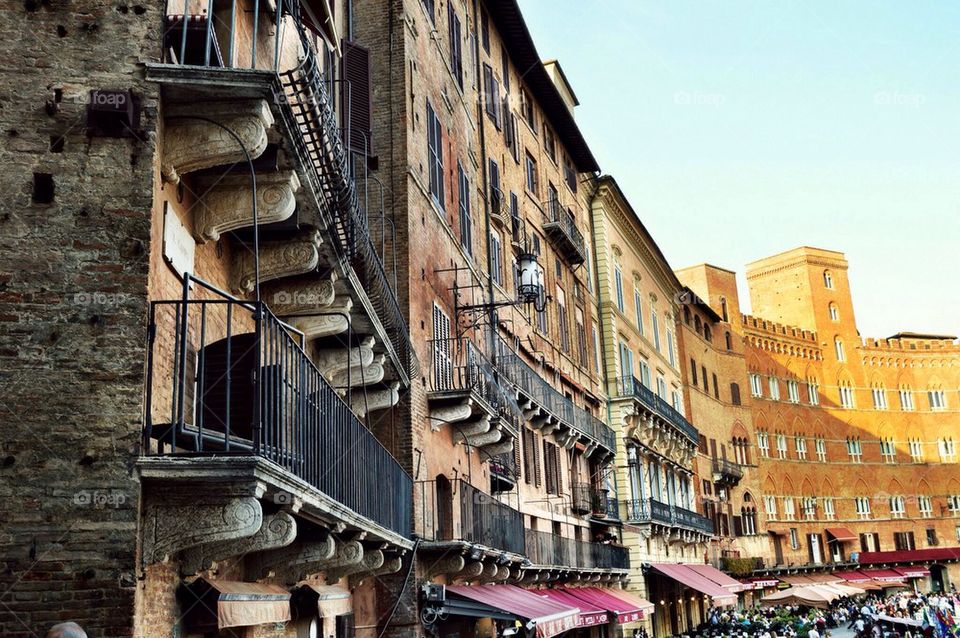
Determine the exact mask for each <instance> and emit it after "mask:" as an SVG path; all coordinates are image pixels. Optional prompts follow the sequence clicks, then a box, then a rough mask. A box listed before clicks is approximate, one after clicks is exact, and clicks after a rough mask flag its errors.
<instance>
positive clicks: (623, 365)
mask: <svg viewBox="0 0 960 638" xmlns="http://www.w3.org/2000/svg"><path fill="white" fill-rule="evenodd" d="M620 376H622V377H623V388H624V390H629V391H632V388H633V386H632V383H633V351H632V350H631V349H630V347H629V346H627V344H626V343H624V342H623V341H621V342H620Z"/></svg>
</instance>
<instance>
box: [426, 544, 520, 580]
mask: <svg viewBox="0 0 960 638" xmlns="http://www.w3.org/2000/svg"><path fill="white" fill-rule="evenodd" d="M420 547H421V551H422V552H424V553H425V554H427V555H432V554H436V555H437V559H436V560H434V561H431V562H430V567H429V569H428V570H427V573H426V577H427V578H428V579H431V578H436V577H437V576H445V577H446V578H447V579H448V580H451V581H454V580H455V581H460V582H471V583H504V582H512V583H517V582H520V577H521V564H522V561H523V560H524V557H523V556H519V555H517V554H510V553H503V552H500V551H498V550H493V549H490V548H485V547H483V546H481V545H475V544H473V543H468V542H466V541H433V542H425V543H423V544H422V545H421V546H420Z"/></svg>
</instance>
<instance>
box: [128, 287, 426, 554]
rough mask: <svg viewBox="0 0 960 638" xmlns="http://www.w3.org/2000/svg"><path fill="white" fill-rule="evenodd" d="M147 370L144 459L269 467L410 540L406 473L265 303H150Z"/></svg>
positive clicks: (185, 299) (409, 486) (299, 338)
mask: <svg viewBox="0 0 960 638" xmlns="http://www.w3.org/2000/svg"><path fill="white" fill-rule="evenodd" d="M194 281H195V280H194ZM147 368H148V369H147V382H146V383H147V387H146V418H145V425H144V432H143V450H144V454H145V455H148V456H178V457H183V456H200V457H204V456H218V457H221V456H225V455H240V456H255V457H259V458H262V459H266V460H268V461H271V462H273V463H275V464H277V465H278V466H280V467H281V468H283V469H284V470H286V471H287V472H289V473H291V474H293V475H294V476H297V477H299V478H300V479H303V480H304V481H306V482H307V483H309V484H310V485H311V486H312V487H314V488H315V489H317V490H318V491H320V492H322V493H323V494H325V495H326V496H328V497H329V498H331V499H333V500H335V501H337V502H338V503H341V504H343V505H344V506H345V507H347V508H349V509H351V510H353V511H354V512H356V513H357V514H359V515H361V516H364V517H366V518H367V519H369V520H371V521H373V522H375V523H377V524H379V525H381V526H383V527H385V528H387V529H389V530H392V531H394V532H396V533H398V534H402V535H403V536H409V535H410V533H411V523H412V511H411V507H412V502H413V484H412V481H411V479H410V476H409V475H408V474H407V473H406V472H405V471H404V470H403V468H402V467H401V466H400V464H399V463H398V462H397V461H396V460H395V459H394V458H393V456H391V455H390V453H389V452H388V451H387V450H386V449H385V448H384V447H383V446H382V445H381V444H380V442H379V441H377V439H376V437H374V435H373V434H372V433H371V432H370V431H369V430H368V429H367V428H366V427H364V425H363V423H361V422H360V421H359V420H358V419H357V417H356V415H355V414H354V413H353V412H352V411H351V410H350V407H349V406H348V405H347V403H346V402H344V400H343V399H341V398H340V396H339V395H338V394H337V393H336V392H335V391H334V390H333V388H332V387H331V386H330V385H329V383H328V382H327V380H326V379H324V377H323V375H321V374H320V371H319V370H318V369H317V368H316V367H315V366H314V364H313V363H312V362H311V361H310V359H309V357H308V355H307V353H306V352H305V351H304V348H303V342H302V335H300V334H299V333H297V332H296V331H295V330H293V329H292V328H290V327H289V326H287V325H286V324H284V323H283V322H282V321H280V320H279V319H277V318H276V317H275V316H274V315H273V314H272V313H271V312H270V310H269V309H268V308H267V307H266V306H265V305H264V304H263V303H257V302H245V301H240V300H237V299H233V298H228V297H221V298H216V299H204V300H200V299H189V298H188V297H187V295H186V294H184V297H183V299H181V300H178V301H155V302H153V303H152V304H151V307H150V326H149V343H148V366H147Z"/></svg>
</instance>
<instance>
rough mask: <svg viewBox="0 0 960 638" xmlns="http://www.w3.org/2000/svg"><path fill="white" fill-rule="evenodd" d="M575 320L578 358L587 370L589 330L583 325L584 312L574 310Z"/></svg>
mask: <svg viewBox="0 0 960 638" xmlns="http://www.w3.org/2000/svg"><path fill="white" fill-rule="evenodd" d="M573 320H574V324H575V327H576V334H577V358H578V360H579V362H580V366H581V367H583V368H585V367H587V329H586V327H585V326H584V325H583V310H581V309H580V308H574V309H573Z"/></svg>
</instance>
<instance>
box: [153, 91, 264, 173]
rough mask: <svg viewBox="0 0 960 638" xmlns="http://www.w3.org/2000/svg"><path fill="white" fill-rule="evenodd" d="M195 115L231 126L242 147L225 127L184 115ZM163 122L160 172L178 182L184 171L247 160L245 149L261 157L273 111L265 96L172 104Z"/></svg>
mask: <svg viewBox="0 0 960 638" xmlns="http://www.w3.org/2000/svg"><path fill="white" fill-rule="evenodd" d="M196 115H201V116H203V117H207V118H210V119H211V120H214V121H217V122H219V123H221V124H223V126H224V127H226V129H230V130H232V131H233V132H234V133H236V135H237V137H239V138H240V142H241V143H242V144H243V148H241V147H240V145H239V144H237V140H235V139H234V138H233V136H232V135H230V133H228V132H227V130H226V129H225V128H223V127H220V126H217V125H216V124H214V123H213V122H207V121H203V120H196V119H191V118H188V117H184V116H196ZM181 118H183V119H181ZM163 126H164V129H163V145H162V148H163V157H162V159H161V160H160V172H161V173H162V174H163V177H164V178H165V179H166V180H167V181H169V182H172V183H174V184H176V183H178V182H179V181H180V176H181V175H183V174H185V173H190V172H192V171H197V170H200V169H202V168H211V167H213V166H222V165H224V164H234V163H236V162H242V161H245V160H246V155H244V152H243V151H244V149H246V150H247V153H249V154H250V157H251V158H256V157H259V156H260V154H261V153H263V151H264V150H266V148H267V129H269V128H270V127H271V126H273V114H272V113H271V112H270V106H269V105H268V104H267V101H266V100H230V101H226V100H223V101H217V102H191V103H189V104H172V105H169V106H167V107H166V109H165V113H164V122H163Z"/></svg>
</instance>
